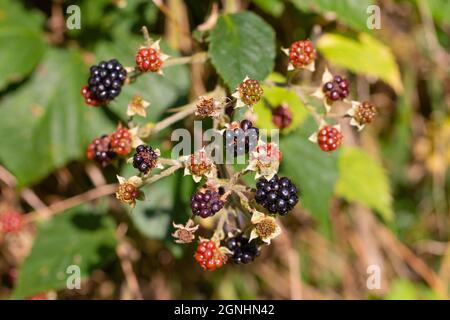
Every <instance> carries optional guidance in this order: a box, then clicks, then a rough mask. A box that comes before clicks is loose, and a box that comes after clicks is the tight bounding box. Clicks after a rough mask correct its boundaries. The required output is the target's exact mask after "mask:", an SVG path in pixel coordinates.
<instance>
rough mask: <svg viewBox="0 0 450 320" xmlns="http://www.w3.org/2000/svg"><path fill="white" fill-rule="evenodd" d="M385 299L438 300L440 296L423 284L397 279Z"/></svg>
mask: <svg viewBox="0 0 450 320" xmlns="http://www.w3.org/2000/svg"><path fill="white" fill-rule="evenodd" d="M384 299H385V300H437V299H439V296H438V295H437V294H436V292H434V291H433V290H432V289H431V288H429V287H427V286H425V285H424V284H423V283H415V282H412V281H411V280H408V279H395V280H394V281H393V283H392V285H391V287H390V289H389V292H388V293H387V294H386V296H385V297H384Z"/></svg>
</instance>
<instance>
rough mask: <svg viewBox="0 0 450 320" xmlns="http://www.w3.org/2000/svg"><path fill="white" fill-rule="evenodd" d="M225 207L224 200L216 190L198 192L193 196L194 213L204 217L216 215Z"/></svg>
mask: <svg viewBox="0 0 450 320" xmlns="http://www.w3.org/2000/svg"><path fill="white" fill-rule="evenodd" d="M222 208H223V201H222V200H220V195H219V193H217V192H216V191H213V190H210V189H208V190H206V191H205V192H201V191H199V192H196V193H194V194H193V195H192V197H191V209H192V213H193V214H194V215H196V216H200V217H202V218H207V217H211V216H213V215H215V214H216V213H217V212H218V211H220V209H222Z"/></svg>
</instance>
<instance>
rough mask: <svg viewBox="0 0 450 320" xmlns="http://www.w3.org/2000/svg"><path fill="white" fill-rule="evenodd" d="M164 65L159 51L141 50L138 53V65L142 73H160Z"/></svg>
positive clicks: (152, 49)
mask: <svg viewBox="0 0 450 320" xmlns="http://www.w3.org/2000/svg"><path fill="white" fill-rule="evenodd" d="M162 63H163V61H162V59H161V57H160V53H159V51H158V50H156V49H154V48H141V49H139V51H138V53H136V65H137V67H138V68H139V70H141V71H142V72H147V71H151V72H158V71H159V69H160V68H161V65H162Z"/></svg>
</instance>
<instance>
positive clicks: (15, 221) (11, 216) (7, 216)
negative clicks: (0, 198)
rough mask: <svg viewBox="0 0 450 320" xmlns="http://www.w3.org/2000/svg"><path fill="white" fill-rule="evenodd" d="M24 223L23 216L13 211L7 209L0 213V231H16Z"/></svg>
mask: <svg viewBox="0 0 450 320" xmlns="http://www.w3.org/2000/svg"><path fill="white" fill-rule="evenodd" d="M23 225H24V219H23V216H22V215H21V214H20V213H18V212H15V211H8V212H4V213H2V214H0V232H3V233H17V232H19V231H20V230H22V228H23Z"/></svg>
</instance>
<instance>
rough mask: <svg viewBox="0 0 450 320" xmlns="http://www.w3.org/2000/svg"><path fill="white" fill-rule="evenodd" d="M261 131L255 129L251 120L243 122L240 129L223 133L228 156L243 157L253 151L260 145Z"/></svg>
mask: <svg viewBox="0 0 450 320" xmlns="http://www.w3.org/2000/svg"><path fill="white" fill-rule="evenodd" d="M258 137H259V129H258V128H255V127H253V124H252V122H251V121H249V120H242V121H241V123H240V127H239V128H235V129H227V130H225V132H224V133H223V138H224V144H225V149H226V153H227V154H233V155H234V156H235V157H236V156H241V155H243V154H245V153H248V152H249V151H253V149H254V148H255V147H256V146H257V144H258Z"/></svg>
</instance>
